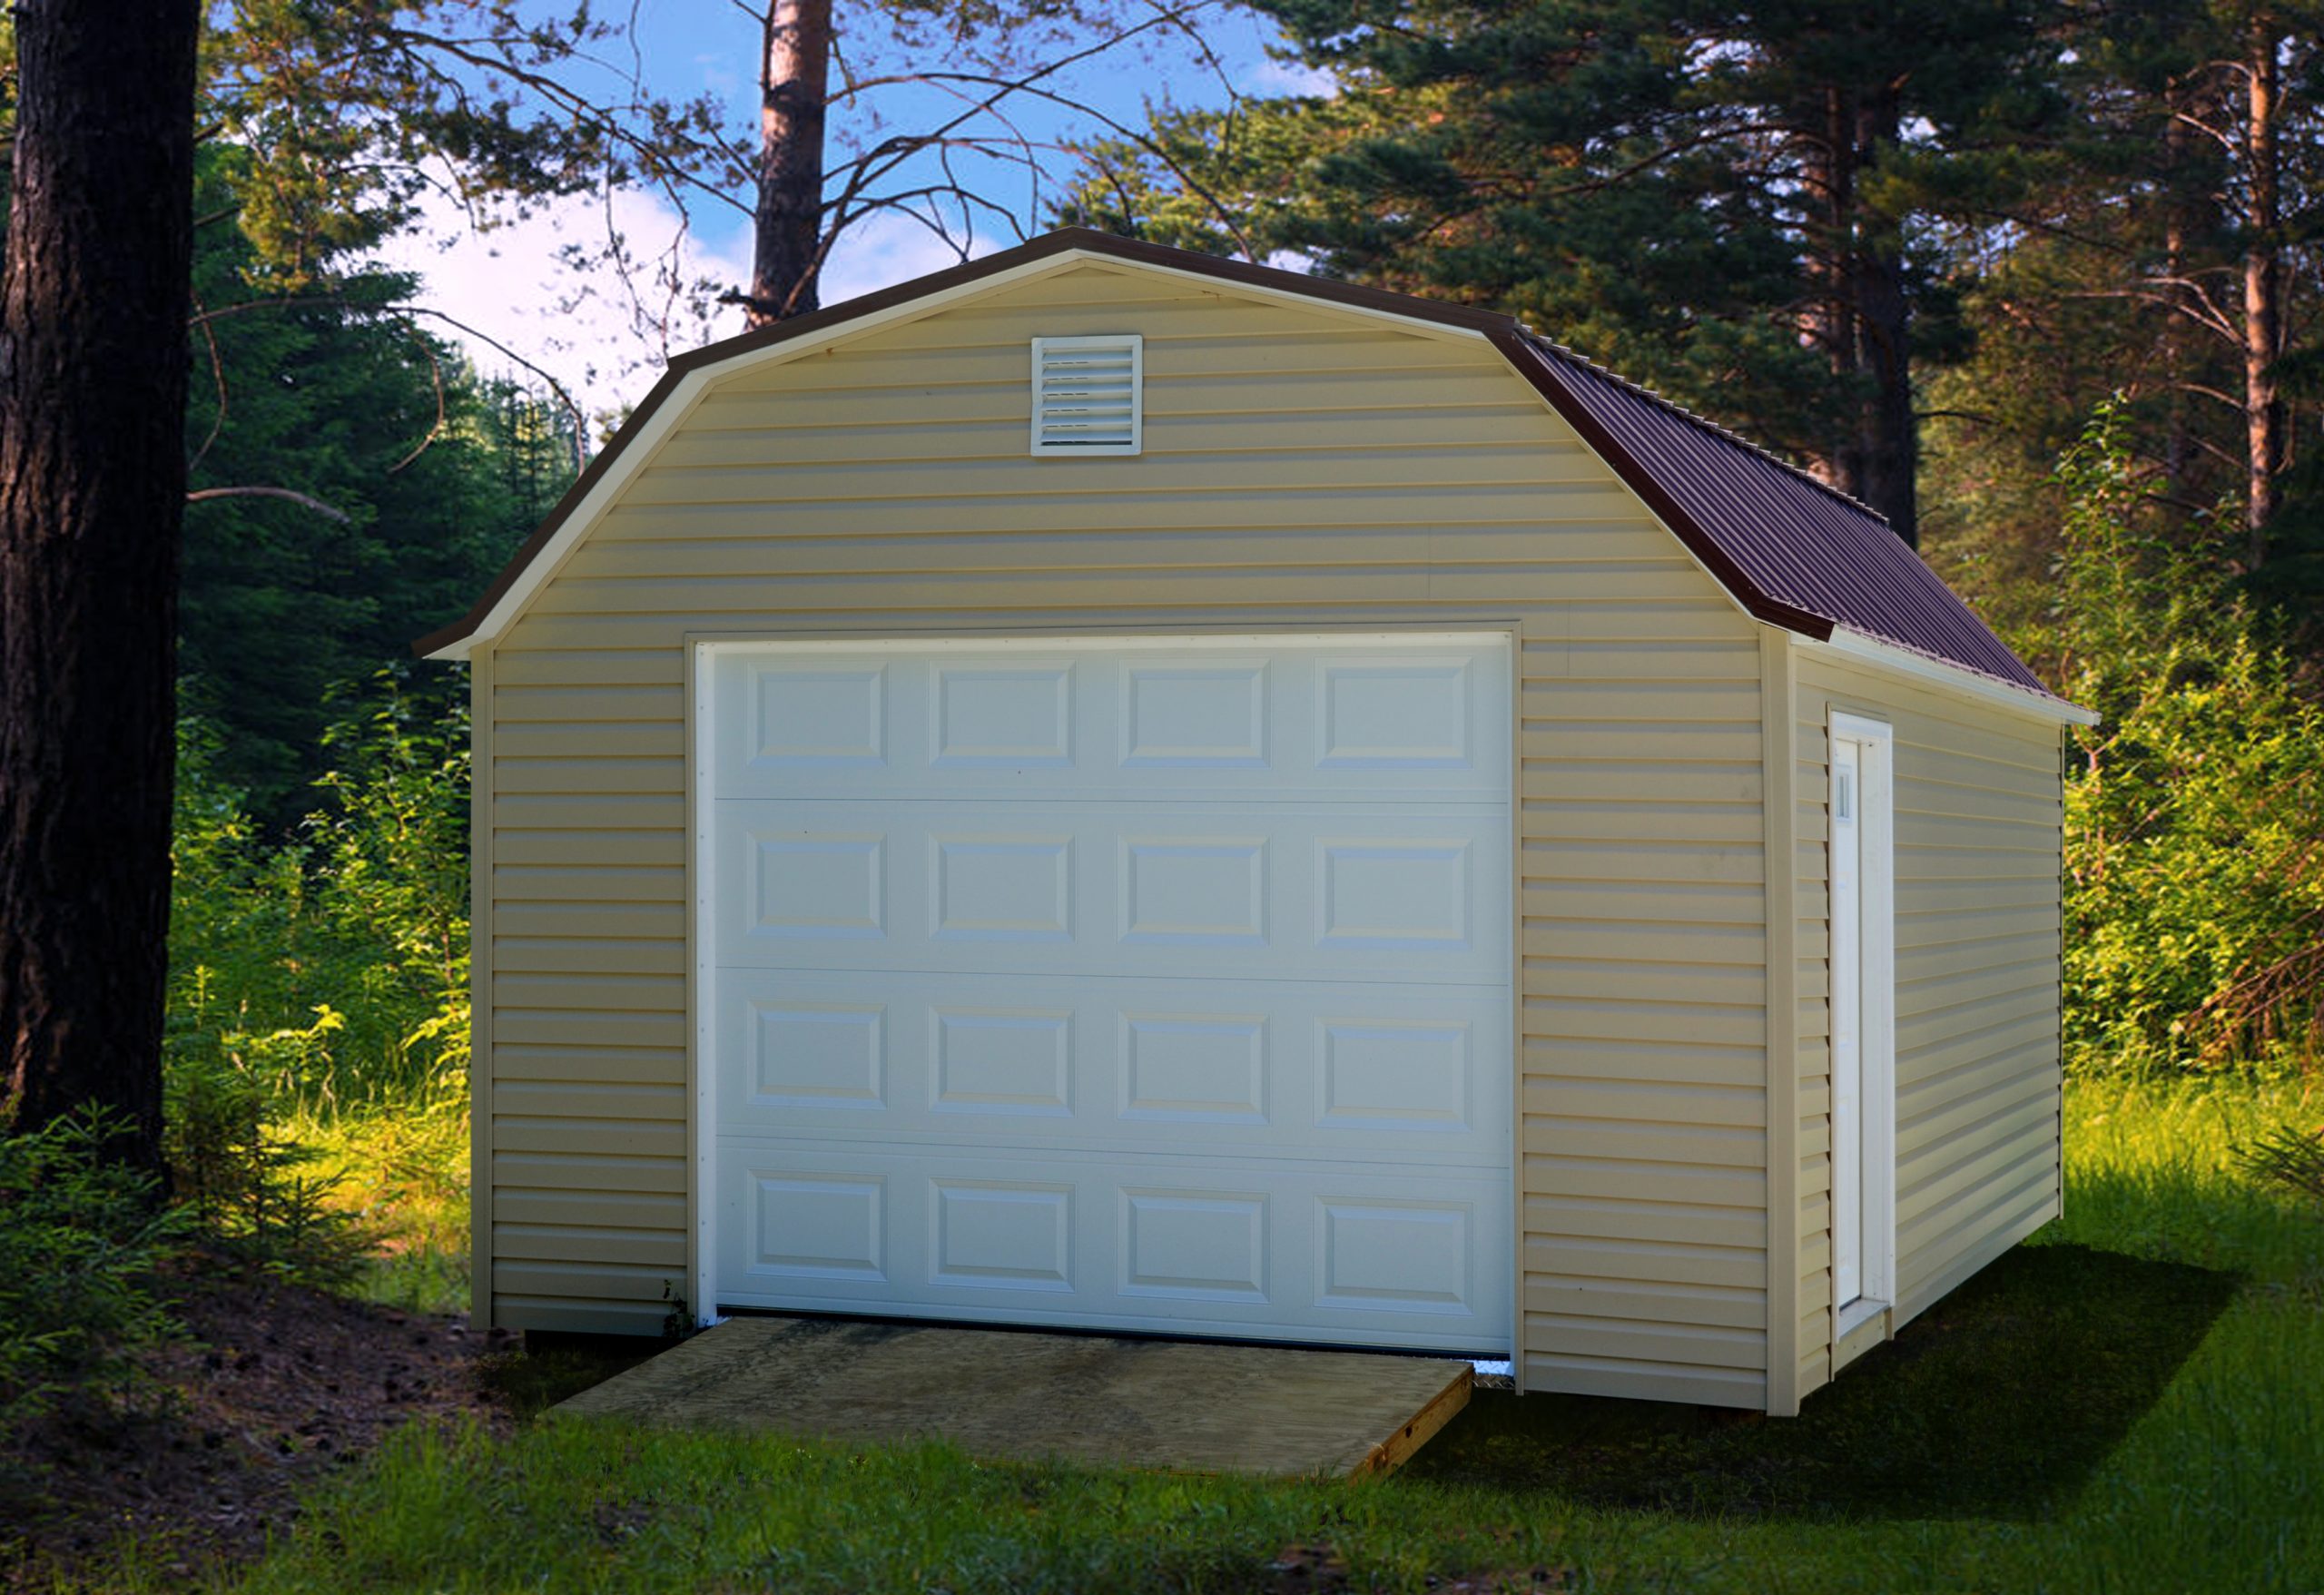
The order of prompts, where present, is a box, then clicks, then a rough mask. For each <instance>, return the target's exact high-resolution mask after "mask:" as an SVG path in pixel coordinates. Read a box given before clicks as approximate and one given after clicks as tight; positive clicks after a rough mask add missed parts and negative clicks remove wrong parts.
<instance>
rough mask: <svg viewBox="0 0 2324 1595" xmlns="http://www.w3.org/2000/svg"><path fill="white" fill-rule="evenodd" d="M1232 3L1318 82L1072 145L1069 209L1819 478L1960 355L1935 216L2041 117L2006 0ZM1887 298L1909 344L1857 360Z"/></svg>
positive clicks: (2022, 39)
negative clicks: (1444, 307) (1440, 320)
mask: <svg viewBox="0 0 2324 1595" xmlns="http://www.w3.org/2000/svg"><path fill="white" fill-rule="evenodd" d="M1258 9H1259V10H1260V11H1261V12H1262V13H1263V14H1265V15H1267V16H1269V17H1271V18H1273V19H1274V20H1275V21H1276V22H1278V23H1279V24H1280V25H1282V27H1283V28H1284V30H1285V37H1286V40H1287V43H1288V46H1289V51H1288V53H1293V54H1296V55H1297V56H1298V58H1299V59H1300V60H1301V61H1302V62H1303V63H1305V64H1306V65H1307V66H1309V67H1311V68H1314V69H1316V70H1318V71H1320V72H1322V73H1324V74H1328V77H1329V78H1330V79H1331V80H1332V82H1333V85H1334V92H1333V93H1331V94H1328V95H1324V96H1309V97H1295V98H1288V99H1278V100H1272V101H1260V102H1256V103H1250V104H1246V105H1243V106H1238V107H1236V109H1235V110H1234V111H1233V112H1232V113H1196V114H1187V113H1162V114H1159V115H1157V116H1156V117H1155V118H1154V119H1153V123H1152V126H1151V127H1150V128H1149V129H1148V130H1147V133H1146V136H1145V137H1144V138H1143V139H1142V140H1140V141H1137V142H1128V141H1115V142H1113V143H1103V144H1098V145H1096V146H1093V147H1092V149H1091V151H1090V156H1091V169H1090V172H1089V173H1088V179H1087V181H1086V182H1084V184H1083V186H1082V188H1081V189H1080V191H1079V192H1078V195H1077V196H1076V201H1075V203H1074V204H1073V206H1071V207H1070V211H1071V213H1072V214H1074V215H1075V216H1076V217H1078V219H1081V220H1085V221H1088V222H1090V223H1092V224H1094V225H1099V226H1105V227H1108V228H1111V229H1114V230H1116V231H1124V232H1128V233H1132V234H1135V235H1139V236H1146V237H1151V238H1154V239H1156V240H1157V241H1162V242H1168V243H1176V244H1181V245H1186V246H1188V247H1193V248H1200V249H1210V250H1230V249H1231V250H1234V251H1239V252H1246V253H1248V254H1250V255H1252V256H1253V258H1257V259H1265V258H1266V257H1267V256H1268V255H1270V254H1272V253H1274V252H1276V251H1293V252H1295V253H1297V254H1300V255H1303V256H1305V257H1307V258H1309V259H1311V260H1313V261H1315V262H1316V263H1317V264H1318V266H1319V267H1320V268H1321V269H1322V270H1324V271H1325V272H1327V273H1328V274H1330V275H1333V276H1337V277H1344V278H1351V279H1354V280H1359V281H1367V282H1372V283H1376V284H1379V285H1381V286H1384V287H1389V288H1395V289H1400V290H1406V291H1411V292H1417V293H1423V294H1428V295H1431V296H1433V297H1438V298H1446V299H1452V300H1459V301H1462V302H1467V303H1476V304H1483V305H1489V306H1491V307H1492V308H1494V309H1498V310H1506V311H1508V312H1510V313H1512V314H1515V315H1518V316H1520V317H1522V318H1524V319H1526V320H1530V321H1532V322H1534V323H1535V324H1537V325H1539V326H1540V327H1541V328H1542V329H1543V330H1546V331H1547V332H1549V333H1550V334H1551V336H1553V337H1555V338H1557V339H1559V340H1561V341H1563V342H1567V343H1570V344H1572V345H1574V346H1576V347H1578V348H1581V349H1582V350H1586V351H1587V352H1589V353H1590V355H1592V356H1593V357H1594V358H1597V359H1603V360H1605V361H1607V362H1609V363H1610V364H1611V365H1613V366H1614V367H1615V368H1616V369H1620V370H1622V371H1623V372H1624V373H1625V374H1627V375H1630V376H1632V377H1635V378H1637V379H1640V380H1642V381H1646V382H1649V383H1650V384H1652V385H1655V386H1657V387H1659V388H1661V389H1665V390H1666V391H1668V392H1669V393H1670V394H1671V395H1672V396H1673V397H1674V398H1677V399H1679V400H1680V401H1682V402H1685V403H1688V404H1690V405H1693V406H1695V407H1697V408H1699V409H1706V410H1708V411H1709V412H1710V413H1713V414H1715V415H1718V417H1720V418H1722V419H1724V420H1727V421H1728V422H1729V423H1731V424H1733V425H1736V426H1738V427H1739V428H1743V429H1744V430H1746V431H1748V433H1749V434H1750V435H1751V436H1752V437H1754V438H1757V439H1759V440H1761V441H1764V442H1767V443H1768V444H1770V445H1772V446H1774V447H1777V448H1791V449H1794V450H1797V451H1800V452H1804V453H1808V454H1813V455H1817V456H1819V457H1824V458H1830V457H1832V456H1834V455H1835V454H1836V453H1837V450H1838V448H1839V447H1840V440H1841V438H1842V436H1843V435H1844V434H1845V432H1846V429H1847V428H1849V427H1850V426H1852V425H1854V424H1856V422H1855V420H1854V419H1853V415H1854V412H1856V410H1857V409H1859V407H1861V406H1863V405H1864V404H1866V402H1868V401H1869V400H1870V399H1872V398H1873V396H1874V393H1875V390H1876V389H1877V388H1880V387H1882V386H1884V385H1885V386H1886V387H1888V388H1893V387H1894V385H1895V384H1896V382H1897V381H1898V380H1900V379H1901V378H1902V374H1903V373H1904V372H1905V369H1906V367H1907V365H1908V364H1913V365H1916V364H1920V363H1929V364H1934V363H1936V362H1938V361H1941V360H1944V359H1953V358H1957V356H1958V355H1959V354H1961V353H1962V352H1963V350H1964V348H1965V344H1966V342H1967V341H1968V339H1967V336H1966V334H1965V330H1964V328H1963V327H1962V325H1961V323H1960V320H1959V317H1958V313H1957V312H1958V302H1957V301H1958V282H1957V276H1958V273H1957V271H1956V265H1957V259H1958V256H1959V254H1960V253H1961V251H1960V250H1959V248H1958V243H1959V241H1958V240H1957V239H1955V238H1954V237H1952V236H1951V235H1949V234H1948V233H1947V232H1945V231H1944V229H1943V227H1942V226H1941V225H1940V224H1941V223H1943V222H1950V221H1952V220H1953V219H1955V218H1960V217H1964V216H1973V215H1980V214H1985V213H1990V212H1991V211H1992V210H1993V208H1994V207H1995V206H1996V205H1997V204H1998V203H2000V202H2001V201H2002V199H2003V197H2004V196H2005V195H2008V194H2013V193H2014V192H2017V191H2018V190H2019V189H2020V188H2022V187H2023V186H2024V184H2025V183H2027V182H2030V181H2032V179H2033V166H2034V165H2035V164H2036V161H2035V159H2034V157H2033V156H2031V155H2029V154H2028V153H2027V151H2028V150H2029V149H2031V148H2033V147H2034V145H2033V143H2032V142H2031V135H2033V134H2035V133H2040V132H2042V131H2044V130H2046V129H2047V127H2048V125H2049V123H2051V122H2052V121H2053V120H2054V119H2055V116H2056V113H2057V110H2058V106H2057V103H2056V101H2055V96H2054V95H2053V94H2049V93H2048V92H2046V90H2045V89H2044V87H2043V70H2044V68H2045V67H2046V66H2047V65H2048V64H2049V61H2050V48H2049V46H2048V45H2047V44H2046V42H2045V40H2044V38H2043V34H2042V31H2041V29H2040V27H2039V26H2038V25H2037V12H2036V10H2035V8H2033V7H2032V6H2029V5H2024V4H2023V3H2022V0H1972V3H1963V0H1912V3H1910V4H1892V5H1882V6H1877V7H1873V6H1864V7H1855V8H1846V7H1843V8H1840V9H1838V10H1834V9H1833V8H1830V7H1826V6H1809V5H1773V6H1759V7H1750V8H1738V7H1727V8H1703V7H1697V6H1680V5H1671V4H1669V3H1667V0H1502V3H1498V4H1491V5H1447V4H1444V3H1443V0H1262V3H1261V4H1260V5H1259V6H1258ZM1898 296H1901V300H1902V301H1904V302H1906V303H1908V304H1909V307H1910V314H1909V316H1908V317H1906V318H1905V321H1904V323H1903V325H1904V326H1905V328H1906V330H1907V331H1906V335H1907V338H1908V342H1909V348H1883V349H1877V350H1876V349H1875V348H1874V347H1873V346H1874V345H1875V344H1877V343H1879V342H1880V341H1881V340H1882V336H1883V335H1882V334H1880V333H1878V332H1875V331H1873V330H1868V329H1866V328H1864V327H1861V326H1859V325H1857V322H1858V321H1859V320H1860V319H1861V318H1863V317H1866V316H1867V315H1869V314H1871V313H1873V311H1874V309H1875V306H1876V301H1877V302H1878V303H1879V304H1883V305H1885V304H1886V303H1887V302H1888V301H1889V300H1894V299H1896V298H1897V297H1898ZM1883 313H1885V312H1883Z"/></svg>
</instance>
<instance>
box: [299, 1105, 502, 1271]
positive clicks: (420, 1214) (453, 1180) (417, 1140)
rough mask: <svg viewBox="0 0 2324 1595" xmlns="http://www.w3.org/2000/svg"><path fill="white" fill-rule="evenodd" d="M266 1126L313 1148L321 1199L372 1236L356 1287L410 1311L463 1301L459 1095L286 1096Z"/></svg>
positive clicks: (463, 1137) (463, 1150)
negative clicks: (288, 1102)
mask: <svg viewBox="0 0 2324 1595" xmlns="http://www.w3.org/2000/svg"><path fill="white" fill-rule="evenodd" d="M272 1127H273V1129H274V1130H275V1132H276V1133H277V1134H279V1135H281V1136H283V1137H286V1138H288V1139H290V1140H291V1141H292V1142H294V1143H295V1144H297V1145H299V1146H300V1147H305V1148H307V1149H308V1150H310V1152H311V1153H312V1154H313V1155H314V1157H313V1161H312V1163H311V1164H310V1165H309V1172H310V1174H312V1175H313V1176H315V1177H318V1178H320V1179H322V1180H324V1181H326V1182H328V1184H329V1186H330V1189H329V1193H328V1195H327V1196H326V1197H325V1201H326V1202H327V1203H328V1204H329V1205H330V1206H333V1207H336V1208H338V1209H340V1210H341V1211H343V1212H347V1213H350V1214H352V1215H354V1216H355V1217H356V1219H357V1221H358V1222H359V1224H360V1225H361V1226H363V1228H364V1230H365V1231H366V1232H367V1233H368V1234H369V1236H370V1237H371V1255H370V1256H369V1258H368V1259H367V1261H366V1262H365V1264H364V1266H363V1269H362V1272H361V1273H360V1275H359V1276H358V1277H357V1279H356V1281H355V1286H354V1288H355V1291H356V1294H357V1295H360V1296H362V1297H364V1298H365V1299H366V1300H369V1301H375V1302H379V1303H382V1304H384V1305H389V1306H394V1307H401V1308H404V1309H407V1310H409V1311H411V1312H418V1313H462V1312H466V1311H467V1310H468V1111H467V1103H466V1101H465V1099H464V1098H451V1097H439V1098H437V1099H433V1100H424V1101H421V1102H418V1103H413V1104H410V1105H405V1106H395V1105H389V1104H385V1103H366V1104H363V1105H361V1106H358V1107H332V1106H330V1105H325V1104H305V1105H294V1106H291V1107H290V1108H288V1109H287V1110H285V1111H284V1112H283V1113H281V1115H280V1116H278V1117H277V1119H276V1121H275V1123H274V1125H273V1126H272Z"/></svg>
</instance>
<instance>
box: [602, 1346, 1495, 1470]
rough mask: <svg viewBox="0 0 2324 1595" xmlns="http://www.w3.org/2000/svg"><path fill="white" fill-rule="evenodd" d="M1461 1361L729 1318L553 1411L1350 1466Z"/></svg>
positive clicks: (1402, 1431)
mask: <svg viewBox="0 0 2324 1595" xmlns="http://www.w3.org/2000/svg"><path fill="white" fill-rule="evenodd" d="M1470 1380H1471V1371H1470V1367H1469V1364H1466V1363H1463V1362H1459V1361H1455V1360H1452V1359H1447V1358H1443V1357H1400V1356H1385V1355H1381V1354H1376V1353H1363V1352H1318V1351H1297V1350H1292V1349H1288V1348H1285V1347H1276V1346H1253V1345H1212V1344H1196V1343H1192V1342H1187V1341H1163V1340H1115V1339H1109V1338H1107V1337H1104V1336H1100V1335H1085V1334H1035V1333H1031V1332H1028V1331H1012V1330H988V1329H964V1328H933V1327H921V1326H916V1325H909V1324H863V1323H848V1322H839V1321H833V1320H828V1319H811V1318H780V1317H751V1318H734V1319H729V1320H728V1321H727V1322H726V1323H724V1324H720V1325H718V1326H717V1327H716V1328H714V1329H711V1330H707V1331H705V1332H704V1333H703V1334H698V1335H696V1336H694V1338H693V1339H692V1340H689V1341H686V1342H685V1343H684V1344H681V1345H677V1346H674V1347H672V1348H671V1349H670V1350H668V1351H666V1352H664V1353H663V1354H661V1355H660V1356H658V1357H655V1358H654V1359H653V1360H652V1361H651V1362H648V1363H644V1364H640V1365H638V1366H637V1367H635V1368H633V1369H631V1370H629V1371H628V1372H627V1373H622V1374H619V1375H616V1376H615V1378H612V1379H609V1380H607V1381H606V1383H603V1384H600V1385H598V1386H596V1388H595V1389H592V1390H587V1391H584V1392H583V1393H581V1394H579V1395H576V1396H575V1397H573V1398H572V1399H571V1400H570V1401H567V1402H566V1403H564V1404H563V1405H561V1406H560V1407H559V1408H558V1409H557V1410H558V1411H559V1412H560V1413H574V1414H577V1415H580V1416H585V1417H617V1418H626V1419H630V1420H632V1421H635V1422H638V1423H655V1424H664V1425H669V1426H674V1427H700V1428H716V1427H738V1428H750V1429H770V1430H776V1431H780V1432H783V1433H795V1434H810V1435H818V1436H822V1437H823V1438H827V1439H832V1440H840V1441H868V1442H876V1443H885V1444H902V1443H910V1442H915V1441H926V1440H932V1439H939V1438H940V1439H944V1440H948V1441H950V1442H952V1443H953V1444H955V1445H958V1446H960V1448H961V1449H962V1450H964V1451H967V1452H970V1453H971V1454H972V1455H976V1456H981V1457H1010V1458H1018V1459H1023V1460H1027V1461H1039V1460H1057V1461H1063V1462H1091V1463H1105V1464H1113V1465H1119V1466H1129V1467H1141V1468H1161V1469H1167V1470H1170V1471H1173V1472H1205V1473H1209V1472H1244V1473H1269V1474H1303V1475H1321V1476H1324V1477H1329V1478H1354V1477H1359V1476H1362V1475H1364V1474H1369V1473H1386V1472H1392V1471H1393V1470H1394V1469H1395V1468H1397V1467H1399V1466H1401V1465H1402V1464H1403V1462H1404V1460H1405V1459H1406V1458H1408V1457H1409V1456H1411V1455H1412V1453H1413V1452H1415V1451H1417V1450H1418V1449H1420V1447H1421V1446H1422V1445H1423V1444H1425V1443H1426V1442H1427V1441H1428V1440H1429V1438H1430V1437H1431V1436H1432V1435H1433V1434H1434V1433H1436V1432H1437V1431H1438V1430H1439V1429H1442V1428H1443V1426H1444V1425H1445V1423H1448V1422H1449V1421H1450V1420H1451V1419H1452V1415H1453V1414H1454V1413H1458V1412H1459V1411H1460V1410H1461V1409H1462V1407H1463V1406H1465V1405H1467V1404H1468V1400H1469V1388H1470Z"/></svg>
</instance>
